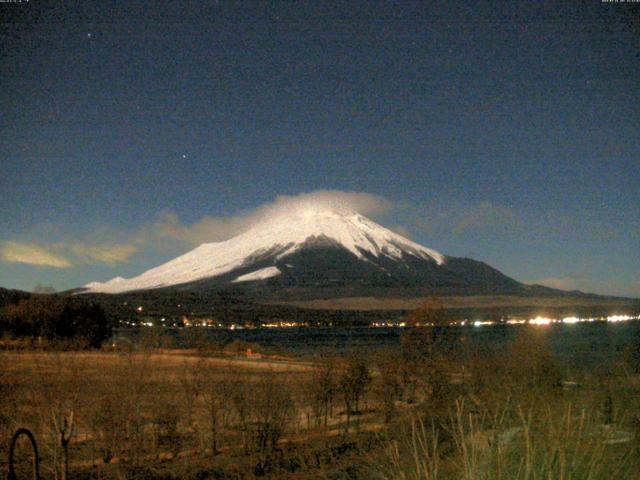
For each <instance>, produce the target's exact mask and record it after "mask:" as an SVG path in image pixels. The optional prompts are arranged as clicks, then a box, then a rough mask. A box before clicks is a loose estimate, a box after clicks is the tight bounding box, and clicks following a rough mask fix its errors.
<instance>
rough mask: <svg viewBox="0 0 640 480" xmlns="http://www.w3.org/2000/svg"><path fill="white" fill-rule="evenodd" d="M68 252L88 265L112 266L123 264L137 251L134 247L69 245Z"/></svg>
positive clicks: (119, 245)
mask: <svg viewBox="0 0 640 480" xmlns="http://www.w3.org/2000/svg"><path fill="white" fill-rule="evenodd" d="M67 248H68V250H69V251H70V252H72V254H73V255H74V256H75V258H76V259H78V260H79V261H81V262H83V263H88V264H100V263H102V264H105V265H109V266H114V265H116V264H118V263H123V262H126V261H127V260H129V258H130V257H131V256H132V255H133V254H134V253H136V252H137V251H138V247H137V246H135V245H121V244H118V245H86V244H81V243H79V244H73V245H69V246H68V247H67Z"/></svg>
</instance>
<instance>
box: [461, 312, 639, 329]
mask: <svg viewBox="0 0 640 480" xmlns="http://www.w3.org/2000/svg"><path fill="white" fill-rule="evenodd" d="M629 320H640V315H636V316H633V315H609V316H607V317H589V318H580V317H564V318H550V317H542V316H537V317H535V318H530V319H528V320H525V319H515V318H510V319H508V320H506V321H505V322H504V323H507V324H509V325H522V324H529V325H541V326H544V325H551V324H552V323H564V324H573V323H584V322H626V321H629ZM465 323H466V320H465V321H462V322H460V323H459V325H465ZM471 323H472V324H473V325H474V326H476V327H479V326H482V325H495V324H497V323H502V322H492V321H481V320H476V321H475V322H471Z"/></svg>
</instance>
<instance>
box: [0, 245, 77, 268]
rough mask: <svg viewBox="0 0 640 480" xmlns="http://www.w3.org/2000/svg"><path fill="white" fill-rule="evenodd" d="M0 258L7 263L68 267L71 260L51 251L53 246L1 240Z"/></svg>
mask: <svg viewBox="0 0 640 480" xmlns="http://www.w3.org/2000/svg"><path fill="white" fill-rule="evenodd" d="M0 258H2V261H4V262H7V263H23V264H26V265H34V266H37V267H53V268H69V267H71V266H72V264H71V262H70V261H69V260H68V259H67V258H66V257H64V256H63V255H61V254H60V253H56V252H55V251H53V247H51V246H45V245H37V244H34V243H20V242H3V243H2V244H0Z"/></svg>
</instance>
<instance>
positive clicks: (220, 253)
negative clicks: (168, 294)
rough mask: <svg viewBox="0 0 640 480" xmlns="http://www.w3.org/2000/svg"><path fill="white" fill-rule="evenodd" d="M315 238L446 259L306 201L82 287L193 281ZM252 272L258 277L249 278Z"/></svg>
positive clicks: (392, 254) (118, 288)
mask: <svg viewBox="0 0 640 480" xmlns="http://www.w3.org/2000/svg"><path fill="white" fill-rule="evenodd" d="M319 237H326V238H328V239H330V240H332V241H334V242H336V243H337V244H339V245H340V246H342V247H343V248H345V249H347V250H348V251H349V252H351V253H352V254H353V255H355V256H356V257H358V258H360V259H363V260H366V257H365V256H364V253H368V254H370V255H373V256H375V257H379V256H381V255H383V256H386V257H389V258H392V259H397V260H400V259H402V257H403V256H405V255H413V256H415V257H418V258H422V259H425V260H430V261H434V262H436V263H437V264H438V265H441V264H443V263H444V262H445V257H444V255H441V254H440V253H438V252H436V251H434V250H431V249H429V248H426V247H423V246H422V245H420V244H418V243H415V242H412V241H411V240H409V239H407V238H405V237H403V236H401V235H398V234H397V233H394V232H392V231H391V230H388V229H386V228H384V227H382V226H381V225H378V224H377V223H375V222H373V221H371V220H369V219H368V218H366V217H363V216H362V215H360V214H358V213H355V212H352V211H340V210H338V209H335V208H330V207H327V206H323V205H305V206H304V208H299V209H291V211H287V212H285V213H281V214H279V215H276V216H273V217H271V218H268V219H265V220H263V221H261V222H259V223H258V224H256V225H254V226H253V227H251V228H250V229H249V230H247V231H245V232H244V233H242V234H240V235H238V236H236V237H234V238H231V239H229V240H226V241H223V242H216V243H205V244H202V245H200V246H199V247H197V248H195V249H194V250H191V251H190V252H188V253H185V254H184V255H182V256H180V257H177V258H175V259H173V260H171V261H169V262H167V263H165V264H163V265H160V266H158V267H156V268H152V269H151V270H147V271H146V272H144V273H142V274H141V275H138V276H137V277H133V278H130V279H124V278H122V277H117V278H114V279H113V280H110V281H108V282H105V283H100V282H92V283H89V284H87V285H85V287H84V288H85V292H103V293H120V292H125V291H130V290H141V289H152V288H160V287H166V286H170V285H178V284H182V283H188V282H193V281H196V280H200V279H204V278H209V277H215V276H218V275H222V274H225V273H228V272H232V271H233V270H235V269H237V268H239V267H246V266H250V265H251V264H252V263H254V262H255V261H257V260H260V259H266V258H273V259H274V261H275V260H276V259H280V258H282V257H284V256H286V255H288V254H290V253H293V252H295V251H297V250H299V249H300V248H302V247H303V246H304V245H305V243H306V242H307V241H308V240H311V239H314V238H319ZM272 268H275V267H272ZM276 270H277V269H276ZM261 271H262V274H265V273H267V274H271V275H269V276H273V275H277V274H279V273H280V271H279V270H278V272H277V273H275V270H273V269H271V270H270V269H269V268H266V269H262V270H261ZM258 272H259V271H258ZM258 272H252V273H249V274H246V275H242V276H240V277H238V278H237V279H236V281H248V280H254V279H260V278H268V277H260V276H259V275H261V274H259V273H258ZM254 274H256V275H258V276H257V277H255V278H251V277H250V276H251V275H254ZM247 277H249V278H247ZM241 278H243V280H240V279H241Z"/></svg>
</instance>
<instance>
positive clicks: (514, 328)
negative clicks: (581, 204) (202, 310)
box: [117, 321, 640, 364]
mask: <svg viewBox="0 0 640 480" xmlns="http://www.w3.org/2000/svg"><path fill="white" fill-rule="evenodd" d="M192 328H193V327H192ZM195 328H202V330H203V331H202V332H199V334H201V335H202V336H204V337H205V338H206V339H210V340H211V341H213V342H216V343H223V344H226V343H229V342H232V341H234V340H240V341H244V342H249V343H256V344H259V345H261V346H263V347H266V348H267V349H270V350H275V351H281V352H283V353H287V354H292V355H303V356H307V355H314V354H322V352H324V351H330V350H338V351H342V352H344V351H347V350H349V349H365V350H367V351H373V350H376V349H380V348H385V347H394V346H398V345H399V344H400V338H401V335H402V334H403V333H405V332H407V331H409V330H410V329H409V328H401V327H376V328H373V327H330V328H317V327H300V328H277V329H269V328H256V329H237V330H227V329H216V328H205V327H195ZM448 329H449V330H450V332H451V334H452V336H453V337H454V338H455V337H458V336H462V335H464V337H465V341H466V342H468V344H469V345H474V346H479V347H487V348H491V349H497V350H498V351H500V349H502V348H504V347H505V346H506V345H507V343H508V342H509V341H511V340H514V339H515V338H516V337H517V336H518V334H519V333H520V332H522V330H523V329H533V330H535V331H539V332H540V333H541V334H542V335H544V336H545V338H547V341H548V345H549V346H550V348H551V349H552V350H553V352H554V353H555V354H556V356H557V357H558V358H560V359H561V360H563V361H566V362H572V363H573V362H575V363H589V364H592V363H599V362H602V361H605V360H606V361H610V360H620V359H622V358H623V355H624V350H625V348H626V347H627V346H628V345H630V344H632V343H635V344H638V345H640V321H628V322H616V323H611V322H593V323H579V324H552V325H545V326H529V325H483V326H465V327H448ZM145 330H146V329H140V330H129V329H120V330H119V331H118V334H117V338H118V339H119V340H126V339H131V340H133V339H135V338H137V337H139V336H140V335H143V334H145ZM164 334H168V335H171V336H174V337H175V341H176V344H177V345H178V346H184V336H185V331H184V330H181V329H178V330H165V331H164Z"/></svg>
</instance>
